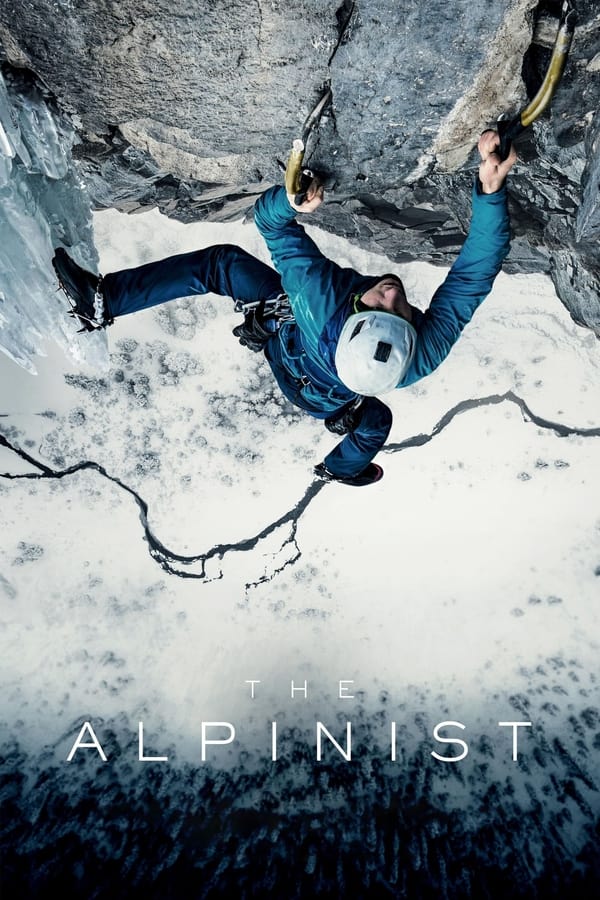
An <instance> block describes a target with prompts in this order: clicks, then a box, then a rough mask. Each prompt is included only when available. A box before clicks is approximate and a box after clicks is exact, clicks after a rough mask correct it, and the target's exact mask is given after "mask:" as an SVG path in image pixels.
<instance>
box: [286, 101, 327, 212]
mask: <svg viewBox="0 0 600 900" xmlns="http://www.w3.org/2000/svg"><path fill="white" fill-rule="evenodd" d="M330 100H331V88H327V89H326V91H325V93H324V94H323V96H322V97H321V99H320V100H319V102H318V103H317V105H316V106H315V107H314V109H313V110H312V111H311V112H310V113H309V115H308V116H307V118H306V121H305V122H304V125H303V127H302V137H301V138H298V139H296V140H295V141H294V142H293V144H292V152H291V153H290V155H289V158H288V161H287V165H286V167H285V189H286V191H287V193H288V194H292V195H293V196H294V202H295V203H296V204H297V205H298V206H301V205H302V203H304V201H305V200H306V192H307V191H308V188H309V187H310V183H311V181H312V180H313V178H314V174H315V173H314V172H313V171H312V169H304V168H302V163H303V161H304V154H305V152H306V145H307V143H308V139H309V137H310V134H311V132H312V131H313V129H314V128H316V126H317V125H318V124H319V121H320V119H321V116H322V115H323V111H324V109H325V107H326V106H327V104H328V103H329V101H330Z"/></svg>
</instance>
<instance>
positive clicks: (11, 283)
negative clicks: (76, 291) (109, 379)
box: [0, 72, 108, 374]
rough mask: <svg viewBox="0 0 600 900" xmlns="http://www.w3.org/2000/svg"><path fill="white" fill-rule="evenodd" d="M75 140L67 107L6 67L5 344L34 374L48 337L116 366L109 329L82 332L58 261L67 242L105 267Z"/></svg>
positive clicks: (0, 115) (1, 133) (2, 144)
mask: <svg viewBox="0 0 600 900" xmlns="http://www.w3.org/2000/svg"><path fill="white" fill-rule="evenodd" d="M75 140H76V131H75V128H74V127H73V125H72V123H71V122H70V121H69V119H68V117H67V116H66V114H65V113H63V112H62V111H60V110H59V109H58V108H57V107H56V106H55V104H53V102H52V100H51V98H49V97H46V96H45V92H44V91H43V89H42V88H41V87H40V86H39V85H38V84H37V83H35V82H34V81H33V79H32V78H31V77H29V76H27V75H21V74H15V73H9V72H7V73H5V76H4V77H3V75H2V74H1V73H0V350H2V351H3V352H4V353H5V354H6V355H7V356H9V357H10V358H11V359H12V360H14V362H15V363H17V364H18V365H19V366H22V367H23V368H25V369H27V370H28V371H29V372H31V373H32V374H37V370H36V367H35V364H34V359H35V357H36V356H46V350H45V346H46V345H47V342H48V341H54V342H56V343H57V344H58V345H59V346H60V347H61V348H62V350H63V351H64V353H65V355H66V356H67V357H68V358H69V359H71V360H72V361H74V362H75V363H76V364H82V363H84V364H86V365H87V366H88V367H91V368H93V369H97V370H106V368H107V367H108V348H107V342H106V335H105V333H104V332H100V333H94V334H92V335H90V334H78V326H77V322H76V320H75V319H73V318H71V317H69V316H67V315H66V313H67V312H68V310H69V304H68V301H67V299H66V297H65V295H64V293H63V292H62V291H57V288H58V282H57V280H56V276H55V274H54V270H53V268H52V263H51V260H52V255H53V248H54V247H56V246H58V245H59V244H60V245H62V246H64V247H66V248H68V249H69V252H71V253H72V255H73V256H74V258H75V259H76V260H77V261H78V262H79V263H80V264H81V265H84V266H86V267H87V268H91V269H93V270H94V271H97V270H98V257H97V253H96V249H95V247H94V238H93V226H92V210H91V203H90V199H89V196H88V193H87V191H86V188H85V185H84V182H83V179H82V177H81V175H80V173H79V172H78V171H77V166H76V163H75V161H74V160H73V157H72V152H71V151H72V147H73V144H74V142H75Z"/></svg>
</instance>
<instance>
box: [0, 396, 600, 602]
mask: <svg viewBox="0 0 600 900" xmlns="http://www.w3.org/2000/svg"><path fill="white" fill-rule="evenodd" d="M501 403H513V404H515V405H516V406H517V407H518V408H519V409H520V410H521V414H522V416H523V421H524V422H527V423H533V424H534V425H537V426H538V427H540V428H545V429H547V430H550V431H553V432H554V433H555V434H556V435H557V436H558V437H568V436H570V435H578V436H580V437H600V427H597V428H578V427H576V426H571V425H563V424H562V423H560V422H553V421H551V420H550V419H545V418H543V417H542V416H538V415H537V414H536V413H534V412H533V411H532V410H531V409H530V408H529V406H528V405H527V403H526V402H525V401H524V400H523V399H522V398H521V397H519V396H518V395H516V394H515V393H514V392H513V391H507V392H506V393H504V394H492V395H490V396H488V397H479V398H472V399H469V400H463V401H461V402H460V403H457V404H456V406H454V407H452V409H450V410H448V412H446V413H445V414H444V415H443V416H442V417H441V419H440V420H439V421H438V422H437V423H436V425H435V426H434V427H433V429H432V430H431V432H429V433H422V434H417V435H413V436H412V437H409V438H405V440H403V441H400V442H397V443H390V444H387V445H386V446H385V447H384V448H383V452H384V453H390V454H391V453H398V452H400V451H402V450H407V449H409V448H411V447H422V446H424V445H425V444H428V443H429V442H430V441H432V440H433V439H434V437H436V436H437V435H439V434H440V433H441V432H442V431H443V430H444V429H445V428H447V427H448V425H450V423H451V422H452V421H453V420H454V419H455V418H456V417H457V416H459V415H462V414H463V413H465V412H468V411H469V410H472V409H478V408H480V407H483V406H496V405H498V404H501ZM5 417H6V416H5V415H4V414H0V418H5ZM0 446H1V447H6V449H8V450H10V451H11V452H13V453H15V454H17V456H19V457H21V459H23V460H25V461H26V462H27V463H29V464H30V465H32V466H34V467H35V468H36V469H39V470H40V472H39V474H38V473H35V472H27V473H20V474H12V473H10V472H2V473H0V478H5V479H7V480H13V481H16V480H20V479H33V480H42V479H46V478H54V479H61V478H66V477H67V476H69V475H73V474H74V473H76V472H82V471H86V470H93V471H95V472H98V474H100V475H102V476H103V477H104V478H107V479H108V480H109V481H111V482H112V483H113V484H116V485H117V486H118V487H119V488H121V489H122V490H124V491H126V492H127V493H128V494H129V495H130V496H131V497H133V499H134V500H135V502H136V503H137V506H138V508H139V514H140V521H141V523H142V527H143V529H144V540H146V542H147V544H148V547H149V553H150V556H151V557H152V558H153V559H154V560H155V561H156V562H157V563H158V564H159V565H160V566H161V568H162V569H164V571H165V572H167V573H168V574H169V575H177V576H178V577H180V578H195V579H200V580H203V581H204V582H205V583H209V582H211V581H215V580H220V579H222V578H223V577H224V576H223V572H222V570H220V571H219V573H218V574H217V575H213V576H209V575H208V573H207V570H206V565H207V563H208V562H209V561H210V560H213V559H218V560H221V561H222V560H223V559H224V557H225V556H226V555H227V554H229V553H235V552H242V553H244V552H248V551H251V550H254V549H255V548H256V547H257V546H258V544H259V543H260V542H261V541H264V540H265V539H266V538H268V537H269V536H270V535H272V534H274V533H275V532H276V531H277V530H278V529H279V528H284V527H285V526H289V532H288V534H287V536H286V537H285V538H284V539H283V541H282V543H281V546H280V547H279V548H278V550H276V551H275V552H273V553H272V554H270V555H271V558H272V560H275V558H276V557H278V556H280V554H281V553H282V551H283V550H284V549H285V548H286V547H289V546H291V547H293V548H294V550H295V552H294V554H293V555H292V556H291V557H290V558H288V559H286V560H285V561H284V562H283V563H282V564H281V565H279V566H277V567H276V568H273V569H272V570H271V571H270V572H268V571H266V572H265V574H264V575H262V576H261V577H260V578H259V579H258V580H257V581H253V582H248V583H247V584H246V590H247V591H248V590H250V589H251V588H253V587H258V585H260V584H264V583H266V582H269V581H272V580H273V578H275V577H276V576H277V575H278V574H280V573H281V572H282V571H283V570H284V569H285V568H287V567H288V566H291V565H293V564H294V563H296V562H297V561H298V560H299V559H300V558H301V556H302V550H301V549H300V547H299V545H298V542H297V531H298V524H299V521H300V519H301V517H302V516H303V515H304V513H305V512H306V510H307V508H308V507H309V505H310V504H311V503H312V501H313V500H314V499H315V497H316V496H317V495H318V494H319V493H320V492H321V490H322V489H323V488H324V487H325V485H326V482H324V481H321V480H320V479H318V478H315V479H313V481H312V482H311V484H310V485H309V486H308V487H307V489H306V491H305V492H304V495H303V496H302V497H301V498H300V500H299V501H298V502H297V503H296V504H295V505H294V506H292V507H291V509H289V510H287V512H284V513H283V514H282V515H281V516H280V517H279V518H278V519H275V520H274V521H273V522H270V523H269V524H268V525H266V526H265V527H264V528H263V529H262V530H261V531H259V532H257V533H256V534H254V535H252V536H251V537H247V538H243V539H242V540H239V541H235V542H232V543H222V544H215V545H214V546H213V547H211V548H210V549H209V550H207V551H205V552H203V553H198V554H195V555H191V556H183V555H181V554H179V553H175V552H174V551H173V550H169V549H168V548H167V547H165V545H164V544H163V543H162V542H161V541H160V540H159V539H158V538H157V537H156V535H155V534H154V533H153V531H152V529H151V528H150V526H149V524H148V504H147V503H146V501H145V500H144V499H143V497H141V496H140V495H139V494H138V493H137V491H135V490H134V489H133V488H132V487H130V486H129V485H127V484H125V482H123V481H121V479H120V478H118V477H116V476H115V475H111V474H110V473H109V472H107V471H106V469H105V468H104V466H101V465H100V464H99V463H96V462H93V461H92V460H86V461H84V462H80V463H75V464H73V465H71V466H68V467H67V468H65V469H52V468H51V467H49V466H47V465H45V464H44V463H43V462H41V461H40V460H37V459H35V458H34V457H33V456H31V455H30V454H29V453H27V452H26V451H25V450H23V449H21V448H20V447H17V446H15V445H14V444H12V443H11V442H10V441H9V440H8V438H7V437H6V436H5V435H3V434H2V433H0ZM187 566H195V567H196V569H197V570H194V571H192V570H190V569H186V568H185V567H187Z"/></svg>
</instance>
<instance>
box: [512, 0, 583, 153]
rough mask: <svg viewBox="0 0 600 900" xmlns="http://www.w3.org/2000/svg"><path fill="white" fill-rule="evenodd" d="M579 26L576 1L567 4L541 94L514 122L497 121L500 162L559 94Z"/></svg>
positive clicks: (515, 117) (563, 7) (564, 7)
mask: <svg viewBox="0 0 600 900" xmlns="http://www.w3.org/2000/svg"><path fill="white" fill-rule="evenodd" d="M576 22H577V12H576V10H575V6H574V3H573V0H564V3H563V5H562V10H561V15H560V21H559V23H558V31H557V34H556V40H555V42H554V49H553V50H552V56H551V57H550V62H549V64H548V69H547V71H546V75H545V77H544V80H543V82H542V84H541V87H540V89H539V91H538V92H537V94H536V95H535V97H534V98H533V100H532V101H531V103H529V104H528V105H527V106H526V107H524V108H523V109H522V110H521V112H520V113H518V114H517V115H516V116H514V117H512V118H511V117H509V116H508V115H507V114H506V113H505V114H503V115H502V116H500V118H499V119H498V122H497V129H498V134H499V136H500V148H499V151H498V152H499V154H500V158H501V159H506V158H507V156H508V154H509V153H510V147H511V143H512V141H513V140H514V139H515V138H516V137H517V136H518V135H519V134H521V132H523V131H524V130H525V129H526V128H527V127H528V126H529V125H531V123H532V122H535V120H536V119H537V118H539V117H540V116H541V114H542V113H543V112H544V110H545V109H546V108H547V106H548V104H549V103H550V101H551V100H552V98H553V96H554V94H555V93H556V89H557V87H558V85H559V84H560V80H561V78H562V74H563V72H564V69H565V65H566V62H567V56H568V55H569V50H570V47H571V41H572V40H573V34H574V32H575V25H576Z"/></svg>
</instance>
